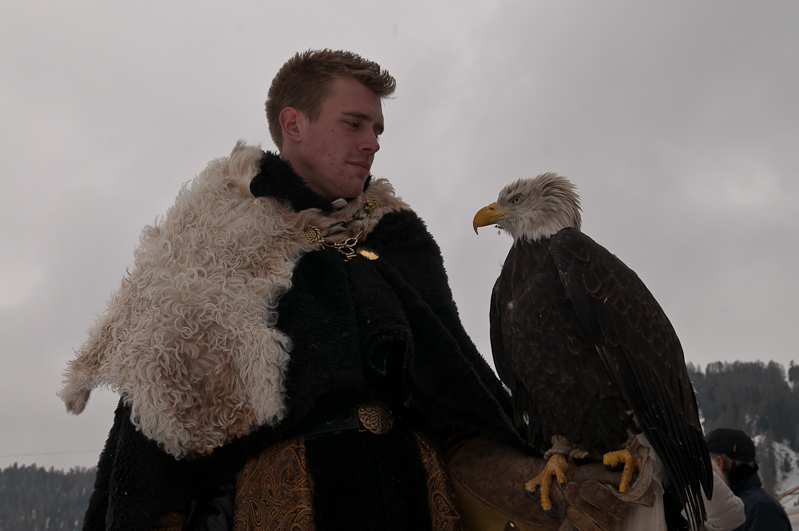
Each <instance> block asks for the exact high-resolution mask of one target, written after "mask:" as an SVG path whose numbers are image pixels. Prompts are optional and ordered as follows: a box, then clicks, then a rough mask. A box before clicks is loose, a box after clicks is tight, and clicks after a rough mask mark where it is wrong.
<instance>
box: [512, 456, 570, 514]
mask: <svg viewBox="0 0 799 531" xmlns="http://www.w3.org/2000/svg"><path fill="white" fill-rule="evenodd" d="M574 466H575V465H574V463H573V462H571V461H569V462H567V461H566V456H565V455H563V454H552V457H550V458H549V460H548V461H547V464H546V466H545V467H544V470H542V471H541V473H540V474H538V475H537V476H536V477H534V478H533V479H531V480H530V481H528V482H527V483H525V484H524V489H525V490H526V491H527V493H528V494H530V495H532V494H533V493H534V492H535V490H536V488H537V487H541V496H540V497H541V508H542V509H544V512H545V513H547V515H548V516H550V517H552V518H555V514H554V513H553V512H552V502H551V501H550V500H549V489H550V484H551V482H552V479H551V478H552V476H555V477H556V478H557V480H558V484H559V485H560V487H561V488H563V487H564V486H566V471H567V470H570V469H572V468H574Z"/></svg>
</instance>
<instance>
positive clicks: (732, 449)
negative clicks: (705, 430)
mask: <svg viewBox="0 0 799 531" xmlns="http://www.w3.org/2000/svg"><path fill="white" fill-rule="evenodd" d="M705 440H706V441H707V449H708V451H709V452H711V453H714V454H719V455H726V456H727V457H731V458H733V459H740V460H741V461H754V460H755V443H753V442H752V439H750V438H749V436H748V435H747V434H745V433H744V432H742V431H741V430H731V429H728V428H719V429H717V430H713V431H711V432H710V433H709V434H708V436H707V437H706V438H705Z"/></svg>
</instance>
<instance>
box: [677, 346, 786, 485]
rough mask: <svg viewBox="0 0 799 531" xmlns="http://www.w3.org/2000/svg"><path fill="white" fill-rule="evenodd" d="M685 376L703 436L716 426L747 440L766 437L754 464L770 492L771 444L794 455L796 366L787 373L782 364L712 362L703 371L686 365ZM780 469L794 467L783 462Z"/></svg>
mask: <svg viewBox="0 0 799 531" xmlns="http://www.w3.org/2000/svg"><path fill="white" fill-rule="evenodd" d="M688 374H689V375H690V377H691V381H692V382H693V384H694V389H695V390H696V401H697V403H698V404H699V409H700V411H701V414H702V417H703V418H704V428H705V433H710V432H711V431H713V430H714V429H716V428H736V429H739V430H744V431H745V432H746V433H748V434H749V436H751V437H754V436H755V435H765V436H766V441H764V442H762V443H761V444H760V445H758V447H757V449H756V452H757V460H758V462H759V463H760V477H761V479H762V480H763V487H764V488H765V489H766V490H767V491H769V492H772V493H774V492H773V489H774V482H775V478H776V475H777V469H776V465H775V459H774V456H773V453H772V452H773V447H772V446H771V444H770V442H771V441H776V442H780V443H784V444H787V445H788V446H790V447H791V449H792V450H794V451H795V452H799V365H794V363H793V362H791V364H790V366H789V367H788V373H787V375H786V373H785V369H784V368H783V367H782V365H780V364H779V363H776V362H774V361H771V362H769V363H768V364H766V363H763V362H761V361H756V362H742V361H736V362H733V363H723V362H720V361H717V362H715V363H710V364H708V366H707V367H706V368H705V371H704V372H702V370H701V368H699V367H697V366H695V365H692V364H690V363H689V364H688ZM786 376H787V378H786ZM782 466H783V467H786V466H787V467H791V466H799V463H795V464H791V463H790V462H783V465H782ZM783 471H784V472H789V471H790V470H783Z"/></svg>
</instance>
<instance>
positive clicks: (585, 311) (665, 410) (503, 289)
mask: <svg viewBox="0 0 799 531" xmlns="http://www.w3.org/2000/svg"><path fill="white" fill-rule="evenodd" d="M580 211H581V208H580V198H579V196H578V195H577V192H576V187H575V186H574V185H573V184H572V183H571V182H569V180H568V179H566V178H565V177H562V176H559V175H556V174H554V173H544V174H541V175H539V176H537V177H535V178H534V179H520V180H518V181H516V182H514V183H512V184H510V185H508V186H506V187H505V188H504V189H503V190H502V191H501V192H500V194H499V198H498V199H497V202H496V203H492V204H491V205H489V206H487V207H485V208H483V209H482V210H480V211H479V212H478V213H477V214H476V215H475V217H474V223H473V226H474V230H475V232H477V228H478V227H482V226H487V225H496V226H498V227H499V228H500V229H502V230H504V231H506V232H508V233H509V234H510V235H511V236H512V237H513V247H512V248H511V250H510V252H509V253H508V256H507V258H506V259H505V263H504V265H503V266H502V271H501V273H500V275H499V278H498V279H497V281H496V284H495V285H494V289H493V292H492V295H491V308H490V319H491V327H490V336H491V349H492V352H493V356H494V363H495V366H496V370H497V373H498V374H499V377H500V378H501V379H502V381H503V382H504V383H505V384H506V385H507V386H508V388H509V389H510V391H511V393H512V394H513V401H514V408H515V411H514V415H515V417H516V421H517V423H518V424H519V426H521V427H526V430H527V440H528V443H529V444H530V445H531V446H532V447H533V448H534V449H536V450H538V451H540V452H542V453H545V456H546V457H549V456H551V457H550V458H549V461H548V464H547V468H546V469H545V471H544V472H543V473H542V475H541V476H539V477H537V478H535V479H534V480H532V481H531V482H528V484H527V485H526V488H527V489H528V491H532V490H535V488H536V487H537V486H540V487H541V504H542V505H543V506H544V509H545V510H547V509H548V507H547V504H548V503H549V502H548V500H547V493H548V491H549V483H550V482H551V478H552V476H555V477H558V481H559V482H562V481H564V479H563V476H558V474H559V473H563V471H564V470H563V469H564V467H566V466H567V463H570V462H571V460H568V459H569V458H573V459H576V458H582V459H592V460H604V461H605V462H606V464H607V463H608V462H609V463H611V464H615V463H617V462H618V461H619V460H620V459H622V460H623V461H624V462H625V463H627V464H628V466H627V468H629V465H634V464H635V459H634V457H633V456H630V454H629V453H628V452H627V451H626V450H625V449H626V448H627V447H628V446H630V444H632V443H634V442H636V441H637V440H639V439H642V438H641V437H640V436H638V437H636V436H637V434H643V436H644V439H642V440H643V442H644V444H645V445H646V446H649V447H651V450H652V451H654V453H655V455H656V456H657V459H658V460H659V461H660V462H662V464H663V469H664V470H663V476H664V477H663V478H662V483H663V486H664V488H665V493H666V494H665V498H664V501H665V510H666V519H667V520H671V519H672V518H674V517H675V516H676V517H679V513H680V511H683V510H684V514H685V515H686V516H687V517H688V520H689V521H690V523H691V525H692V527H694V528H696V527H698V526H699V525H701V523H702V522H703V521H704V520H705V508H704V504H703V501H702V496H701V492H700V486H701V487H702V488H703V489H704V492H705V493H706V495H707V497H708V498H709V497H710V496H711V495H712V485H713V477H712V469H711V464H710V458H709V455H708V451H707V446H706V444H705V439H704V435H703V433H702V428H701V425H700V422H699V414H698V408H697V405H696V398H695V396H694V391H693V387H692V386H691V382H690V381H689V379H688V371H687V370H686V367H685V361H684V359H683V351H682V347H681V346H680V341H679V339H678V338H677V334H676V333H675V331H674V328H673V327H672V325H671V323H670V322H669V320H668V318H667V317H666V314H665V313H664V312H663V310H662V309H661V307H660V305H659V304H658V303H657V301H656V300H655V298H654V297H653V296H652V294H651V293H650V292H649V290H648V289H647V288H646V286H645V285H644V283H643V282H642V281H641V279H640V278H638V276H637V275H636V274H635V272H633V271H632V270H631V269H630V268H628V267H627V266H626V265H624V263H622V261H621V260H619V259H618V258H617V257H616V256H615V255H613V254H611V253H610V252H609V251H608V250H607V249H605V248H604V247H602V246H601V245H599V244H598V243H596V242H595V241H594V240H592V239H591V238H589V237H588V236H586V235H585V234H583V233H582V232H581V231H580V224H581V214H580ZM567 460H568V461H567ZM631 477H632V473H628V472H625V474H624V475H623V477H622V482H621V484H620V490H621V491H622V492H623V491H624V490H625V489H626V488H627V483H629V481H630V478H631ZM675 521H678V522H679V521H682V522H683V523H685V520H684V519H682V518H679V519H676V518H675ZM669 526H670V527H671V524H669Z"/></svg>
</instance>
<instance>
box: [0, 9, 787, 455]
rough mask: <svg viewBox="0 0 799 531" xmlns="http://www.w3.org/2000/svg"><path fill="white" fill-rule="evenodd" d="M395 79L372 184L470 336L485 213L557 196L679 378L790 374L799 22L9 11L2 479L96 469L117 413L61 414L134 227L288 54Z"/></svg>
mask: <svg viewBox="0 0 799 531" xmlns="http://www.w3.org/2000/svg"><path fill="white" fill-rule="evenodd" d="M323 47H329V48H334V49H348V50H352V51H354V52H356V53H359V54H361V55H363V56H365V57H368V58H370V59H373V60H375V61H377V62H379V63H380V64H382V65H383V66H384V67H386V68H387V69H388V70H389V71H390V72H391V73H392V74H393V75H394V76H395V77H396V78H397V81H398V90H397V93H396V98H395V99H393V100H390V101H388V102H386V104H385V107H384V115H385V120H386V132H385V134H384V135H383V136H382V139H381V145H382V149H381V151H380V153H379V154H378V155H377V157H376V159H375V164H374V166H373V167H372V171H373V173H374V174H375V175H376V176H378V177H387V178H389V179H390V180H391V181H392V182H393V184H394V186H395V188H396V190H397V192H398V194H399V195H400V196H402V197H403V198H404V199H405V200H406V201H407V202H408V203H410V204H411V205H412V206H413V207H414V208H415V209H416V210H417V212H419V214H420V215H421V216H422V217H423V218H424V219H425V220H426V221H427V223H428V226H429V228H430V230H431V231H432V233H433V234H434V235H435V236H436V238H437V240H438V242H439V244H440V245H441V248H442V252H443V255H444V258H445V262H446V266H447V270H448V272H449V275H450V281H451V286H452V289H453V292H454V295H455V299H456V301H457V303H458V306H459V309H460V312H461V316H462V318H463V321H464V324H465V326H466V328H467V330H468V331H469V332H470V333H471V335H472V337H473V339H474V340H475V342H476V344H477V345H478V347H479V348H480V351H481V352H482V353H483V355H484V356H486V357H487V358H488V359H490V358H491V354H490V347H489V342H488V300H489V296H490V290H491V287H492V285H493V283H494V280H495V279H496V277H497V275H498V273H499V269H500V267H501V263H502V261H503V259H504V257H505V255H506V253H507V251H508V248H509V247H510V243H511V240H510V238H509V237H508V236H506V235H504V234H503V235H499V234H497V231H496V229H492V228H488V229H483V230H481V233H480V235H479V236H475V234H474V232H473V231H472V227H471V220H472V217H473V215H474V213H475V212H476V211H477V210H478V209H479V208H480V207H482V206H484V205H486V204H488V203H490V202H492V201H494V200H496V197H497V193H498V192H499V190H500V189H501V188H502V186H504V185H505V184H506V183H508V182H510V181H511V180H515V179H517V178H519V177H531V176H534V175H536V174H538V173H542V172H545V171H555V172H558V173H561V174H563V175H566V176H568V177H570V178H571V179H572V181H573V182H574V183H575V184H576V185H577V186H578V188H579V190H580V193H581V195H582V199H583V210H584V214H583V223H584V225H583V230H584V231H585V232H586V233H587V234H589V235H590V236H592V237H593V238H594V239H595V240H597V241H598V242H600V243H601V244H603V245H604V246H606V247H607V248H608V249H610V250H611V251H612V252H614V253H615V254H616V255H617V256H619V257H620V258H621V259H622V260H624V261H625V262H626V263H627V265H629V266H630V267H632V268H633V269H634V270H635V271H637V272H638V274H639V276H641V278H642V279H643V280H644V282H645V283H646V284H647V285H648V286H649V288H650V289H651V290H652V292H653V293H654V295H655V297H657V298H658V300H659V301H660V303H661V305H662V306H663V308H664V309H665V310H666V312H667V314H668V315H669V317H670V318H671V320H672V322H673V324H674V326H675V328H676V330H677V332H678V334H679V336H680V338H681V340H682V344H683V347H684V350H685V357H686V361H689V362H693V363H694V364H698V365H700V366H702V367H704V366H705V365H706V364H707V363H709V362H712V361H718V360H723V361H734V360H746V361H753V360H762V361H766V362H767V361H769V360H776V361H777V362H779V363H781V364H782V365H783V366H785V367H787V366H788V364H789V362H790V361H792V360H793V361H794V362H799V340H797V335H796V328H797V326H798V325H797V321H799V319H797V317H799V315H797V314H798V313H799V312H797V301H798V300H799V280H798V279H797V275H796V271H797V261H798V260H799V178H798V177H797V176H799V103H797V94H799V70H798V69H797V66H798V65H799V57H798V56H799V3H797V2H795V1H784V2H742V1H731V0H718V1H702V0H692V1H690V2H688V1H675V0H670V1H668V2H632V1H630V2H621V1H608V2H594V1H590V2H588V1H585V2H582V1H580V2H578V1H517V2H514V1H489V0H481V1H480V2H464V1H463V0H460V1H452V2H430V1H429V0H422V1H418V2H417V1H407V0H403V2H392V3H389V2H379V1H374V0H371V1H363V2H361V1H349V0H339V1H337V2H329V1H299V0H298V1H294V2H268V1H264V0H259V1H253V2H238V1H227V2H210V1H206V0H193V1H191V2H188V1H169V2H162V1H142V0H139V1H137V2H99V1H98V2H87V1H74V2H72V1H71V2H55V1H53V2H38V1H26V2H22V1H17V0H5V1H4V2H3V3H2V5H1V6H0V124H1V125H0V132H1V134H2V137H1V138H0V167H2V172H3V177H2V179H3V181H2V182H3V193H2V194H0V219H1V220H2V232H1V233H0V245H1V246H2V261H0V360H1V362H2V370H1V371H0V467H5V466H8V465H9V464H11V463H13V462H18V463H20V464H23V463H25V464H30V463H37V464H39V465H42V466H48V467H49V466H55V467H56V468H69V467H70V466H75V465H79V466H93V465H95V464H96V462H97V456H98V454H99V451H100V449H101V448H102V445H103V442H104V440H105V437H106V434H107V432H108V429H109V428H110V426H111V420H112V412H113V409H114V406H115V404H116V400H117V397H116V395H114V394H113V393H111V392H109V391H102V392H95V393H94V394H93V395H92V400H91V401H90V402H89V404H88V406H87V408H86V410H85V411H84V413H83V414H81V415H80V416H78V417H73V416H69V415H67V414H66V413H65V410H64V407H63V404H62V403H61V401H60V400H59V399H58V397H56V394H55V393H56V391H57V390H58V389H59V388H60V382H61V372H62V371H63V370H64V368H65V364H66V362H67V361H68V360H69V359H71V358H72V357H73V349H74V348H77V347H79V346H80V344H81V343H82V342H83V340H84V339H85V334H86V330H87V329H88V328H89V326H90V325H91V324H92V322H93V320H94V318H95V316H96V315H97V314H99V313H101V312H102V311H103V310H104V308H105V304H106V301H107V300H108V297H109V294H110V293H111V292H112V291H113V290H115V289H116V287H117V286H118V283H119V281H120V279H121V278H122V276H123V275H124V272H125V268H126V267H127V266H128V265H130V264H131V261H132V252H133V249H134V246H135V245H136V242H137V240H138V235H139V233H140V232H141V229H142V228H143V227H144V226H145V225H146V224H150V223H153V222H154V220H155V219H156V217H157V216H159V215H161V214H163V213H164V212H165V210H166V209H167V208H168V207H169V206H170V205H171V204H172V202H173V201H174V198H175V196H176V194H177V192H178V189H179V188H180V186H181V184H182V183H184V182H186V181H188V180H190V179H191V178H193V177H194V176H195V175H196V174H197V173H199V172H200V171H202V169H203V168H204V167H205V165H206V164H207V162H208V161H209V160H211V159H213V158H217V157H222V156H226V155H228V154H229V153H230V150H231V149H232V148H233V145H234V144H235V142H236V140H238V139H239V138H242V139H244V140H246V141H247V142H250V143H254V144H257V143H261V144H262V145H263V147H264V149H273V146H272V144H271V141H270V140H269V133H268V131H267V124H266V118H265V116H264V112H263V103H264V100H265V98H266V92H267V89H268V86H269V83H270V81H271V78H272V76H273V75H274V73H275V72H276V71H277V69H278V68H279V67H280V65H281V64H282V63H283V62H284V61H285V60H286V59H288V58H289V57H290V56H291V55H293V54H294V53H295V52H297V51H302V50H306V49H308V48H323Z"/></svg>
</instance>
